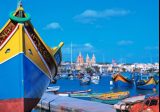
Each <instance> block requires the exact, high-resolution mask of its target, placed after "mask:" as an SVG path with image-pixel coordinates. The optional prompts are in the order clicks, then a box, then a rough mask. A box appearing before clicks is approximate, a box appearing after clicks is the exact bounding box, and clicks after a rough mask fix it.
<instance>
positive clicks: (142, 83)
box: [136, 75, 157, 89]
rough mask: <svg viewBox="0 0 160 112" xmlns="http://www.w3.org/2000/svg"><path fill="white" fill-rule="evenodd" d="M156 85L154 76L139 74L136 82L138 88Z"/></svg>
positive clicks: (150, 87) (151, 87) (149, 87)
mask: <svg viewBox="0 0 160 112" xmlns="http://www.w3.org/2000/svg"><path fill="white" fill-rule="evenodd" d="M156 85H157V82H156V80H155V78H154V77H152V76H150V75H141V76H140V78H139V80H138V81H137V82H136V87H137V88H138V89H153V88H155V87H156Z"/></svg>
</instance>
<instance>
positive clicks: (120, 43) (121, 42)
mask: <svg viewBox="0 0 160 112" xmlns="http://www.w3.org/2000/svg"><path fill="white" fill-rule="evenodd" d="M133 43H134V42H133V41H131V40H121V41H119V42H118V43H117V44H118V45H119V46H125V45H131V44H133Z"/></svg>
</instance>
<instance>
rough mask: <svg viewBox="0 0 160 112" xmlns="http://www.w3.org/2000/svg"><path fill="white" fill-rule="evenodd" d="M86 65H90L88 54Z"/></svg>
mask: <svg viewBox="0 0 160 112" xmlns="http://www.w3.org/2000/svg"><path fill="white" fill-rule="evenodd" d="M86 64H87V65H90V58H89V56H88V54H87V56H86Z"/></svg>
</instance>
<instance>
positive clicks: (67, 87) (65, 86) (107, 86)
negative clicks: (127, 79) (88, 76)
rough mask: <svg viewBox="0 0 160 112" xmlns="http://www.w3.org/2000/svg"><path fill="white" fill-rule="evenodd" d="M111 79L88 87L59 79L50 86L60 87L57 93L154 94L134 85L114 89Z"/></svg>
mask: <svg viewBox="0 0 160 112" xmlns="http://www.w3.org/2000/svg"><path fill="white" fill-rule="evenodd" d="M111 81H112V79H111V76H110V75H106V76H102V77H101V79H100V81H99V84H92V83H91V84H89V85H80V80H79V79H77V78H74V79H72V80H70V79H63V78H61V79H59V80H57V83H56V84H51V85H50V86H60V90H59V92H67V91H84V90H88V89H91V90H92V91H91V93H107V92H111V91H112V92H117V91H129V92H130V96H136V95H147V94H154V92H153V90H140V89H137V88H136V86H135V85H134V86H133V87H128V88H126V87H125V88H122V87H121V88H114V87H113V85H112V83H111ZM156 90H157V91H156V93H157V94H158V93H159V84H158V85H157V86H156ZM79 99H83V100H90V101H92V99H91V98H84V97H81V98H79ZM33 112H47V111H45V110H38V109H35V110H34V111H33Z"/></svg>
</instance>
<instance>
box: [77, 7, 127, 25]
mask: <svg viewBox="0 0 160 112" xmlns="http://www.w3.org/2000/svg"><path fill="white" fill-rule="evenodd" d="M129 13H130V11H129V10H124V9H106V10H102V11H96V10H90V9H88V10H85V11H84V12H82V13H81V14H79V15H77V16H75V17H74V19H75V20H76V21H79V22H82V23H94V22H95V21H96V20H97V19H106V18H111V17H117V16H125V15H127V14H129Z"/></svg>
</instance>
